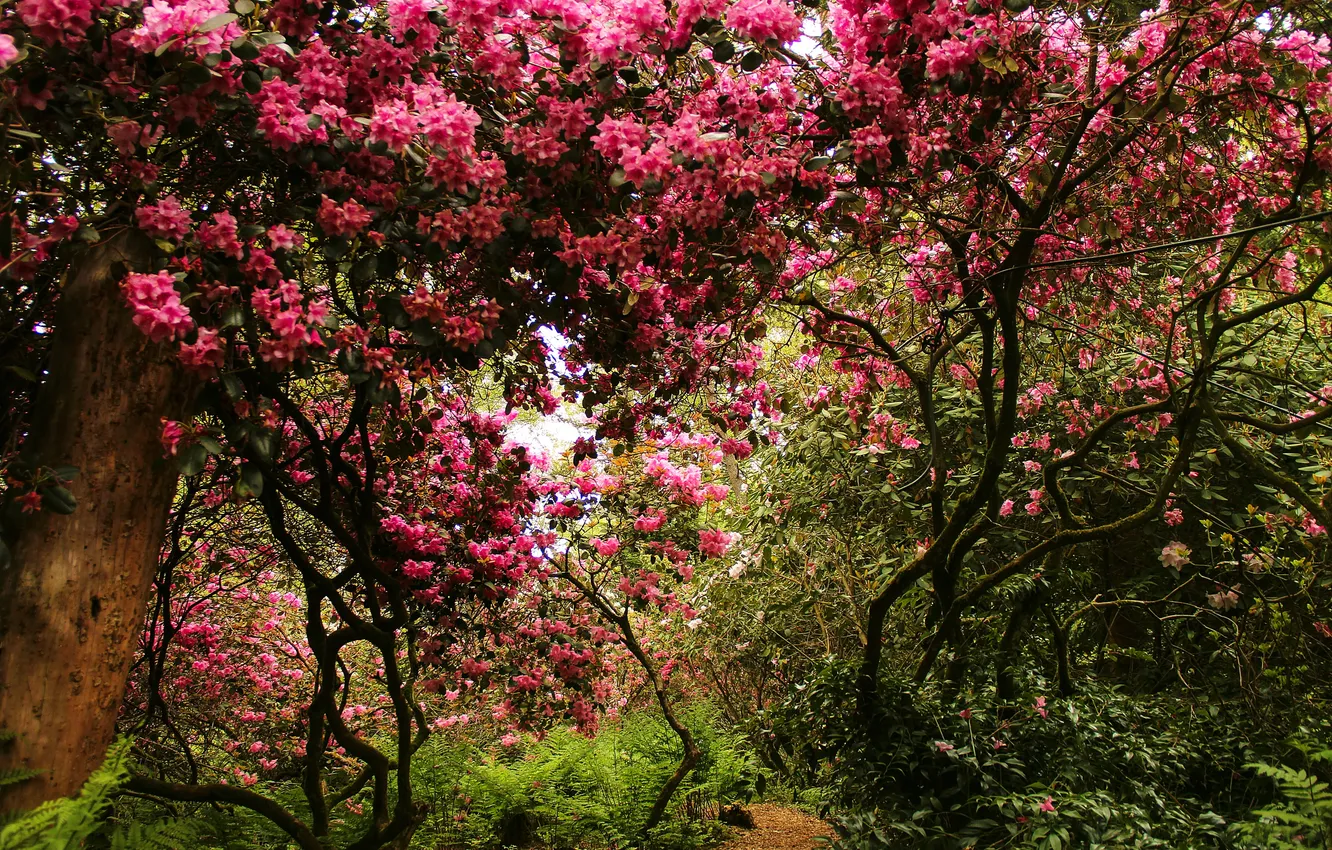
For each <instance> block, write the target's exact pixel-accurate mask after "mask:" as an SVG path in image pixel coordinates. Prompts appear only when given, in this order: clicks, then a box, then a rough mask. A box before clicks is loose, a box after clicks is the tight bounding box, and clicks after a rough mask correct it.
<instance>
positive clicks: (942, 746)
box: [934, 741, 957, 753]
mask: <svg viewBox="0 0 1332 850" xmlns="http://www.w3.org/2000/svg"><path fill="white" fill-rule="evenodd" d="M934 746H935V747H937V748H938V749H939V752H941V753H946V752H948V751H949V750H954V749H957V748H956V747H954V746H953V745H952V744H950V743H948V742H947V741H935V742H934Z"/></svg>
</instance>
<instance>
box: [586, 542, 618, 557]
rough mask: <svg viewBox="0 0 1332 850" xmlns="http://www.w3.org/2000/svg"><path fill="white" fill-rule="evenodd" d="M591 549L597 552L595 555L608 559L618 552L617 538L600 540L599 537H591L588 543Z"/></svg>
mask: <svg viewBox="0 0 1332 850" xmlns="http://www.w3.org/2000/svg"><path fill="white" fill-rule="evenodd" d="M590 542H591V544H592V548H593V549H596V550H597V554H598V555H600V556H601V557H603V558H609V557H611V556H612V555H614V554H615V553H616V552H618V551H620V541H619V538H616V537H609V538H607V539H605V540H602V539H601V538H600V537H593V538H592V540H591V541H590Z"/></svg>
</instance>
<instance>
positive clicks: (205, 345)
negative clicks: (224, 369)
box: [179, 328, 226, 371]
mask: <svg viewBox="0 0 1332 850" xmlns="http://www.w3.org/2000/svg"><path fill="white" fill-rule="evenodd" d="M179 354H180V362H181V363H182V364H184V365H185V366H188V367H190V368H192V369H198V370H202V371H207V370H210V369H216V368H217V367H219V366H221V365H222V362H223V360H225V359H226V349H225V347H224V346H223V344H222V340H221V337H220V336H219V335H218V332H217V331H215V330H213V329H212V328H199V333H198V336H197V337H196V338H195V341H194V342H193V343H191V344H186V343H183V342H182V343H181V344H180V351H179Z"/></svg>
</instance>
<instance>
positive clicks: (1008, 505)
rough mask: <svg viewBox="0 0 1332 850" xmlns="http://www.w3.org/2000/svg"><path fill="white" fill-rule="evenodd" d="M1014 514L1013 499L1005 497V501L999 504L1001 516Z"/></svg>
mask: <svg viewBox="0 0 1332 850" xmlns="http://www.w3.org/2000/svg"><path fill="white" fill-rule="evenodd" d="M1012 515H1013V500H1012V499H1004V503H1003V504H1002V505H1000V506H999V516H1012Z"/></svg>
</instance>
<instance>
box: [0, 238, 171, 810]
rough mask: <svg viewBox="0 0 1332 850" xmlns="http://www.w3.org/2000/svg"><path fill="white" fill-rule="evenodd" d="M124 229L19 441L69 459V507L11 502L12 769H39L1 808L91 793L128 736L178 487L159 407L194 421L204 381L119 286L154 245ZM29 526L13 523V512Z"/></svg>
mask: <svg viewBox="0 0 1332 850" xmlns="http://www.w3.org/2000/svg"><path fill="white" fill-rule="evenodd" d="M154 250H155V249H154V246H153V244H152V243H151V242H150V241H149V240H148V238H147V237H146V236H144V235H143V234H141V233H137V232H134V231H124V232H122V233H120V234H118V235H116V236H115V237H113V238H111V239H110V240H108V241H107V242H105V243H102V244H100V245H97V246H95V247H93V248H90V249H89V250H88V251H87V252H86V253H85V254H84V255H82V256H81V257H80V258H79V259H77V260H76V261H75V262H74V263H73V264H72V265H71V268H70V270H69V276H68V279H67V283H66V284H65V288H64V291H63V292H62V293H61V295H60V304H59V307H58V308H57V313H56V324H55V330H54V333H55V336H54V337H53V340H52V351H51V359H50V367H49V372H48V374H47V376H46V382H45V384H44V385H43V386H42V387H41V389H40V390H39V393H38V399H37V404H36V407H35V410H34V413H33V420H32V422H31V423H30V426H29V430H28V437H27V440H26V441H25V444H24V446H23V449H22V456H23V458H24V460H25V461H26V462H27V463H28V464H29V465H31V466H33V467H36V466H46V467H55V466H60V465H71V466H74V467H77V468H78V470H79V472H78V476H77V477H76V479H75V480H74V481H73V482H72V483H71V484H69V485H67V486H68V488H69V489H70V490H71V491H72V492H73V493H74V494H75V496H76V497H77V500H78V506H77V508H76V509H75V510H74V512H73V513H72V514H69V515H60V514H57V513H53V512H51V511H48V510H39V511H36V512H34V513H31V514H26V515H25V514H21V513H20V512H19V511H17V510H16V509H14V508H11V510H10V512H9V514H8V515H7V518H6V528H5V533H6V538H7V541H8V542H9V544H10V548H11V550H12V552H13V561H12V562H11V564H10V566H9V567H8V569H5V570H3V571H0V728H3V729H4V730H6V731H7V732H9V733H13V734H14V735H15V738H14V739H13V740H12V741H10V742H9V743H7V744H4V745H0V770H5V769H15V768H27V769H31V770H40V771H42V773H41V774H40V775H38V776H37V777H35V778H32V779H29V780H27V781H25V782H23V783H20V784H18V785H14V786H11V787H9V788H7V789H5V790H3V791H0V811H15V810H22V809H28V808H32V807H34V806H36V805H37V804H39V803H41V802H43V801H45V800H49V799H53V798H56V797H61V796H68V795H70V794H73V793H75V792H76V791H78V789H79V787H80V786H81V785H82V784H83V782H84V781H85V780H86V779H87V778H88V775H89V774H90V773H91V772H92V770H93V769H94V768H96V767H97V766H98V765H99V764H100V763H101V761H102V758H103V756H104V754H105V752H106V749H107V747H108V746H109V745H110V743H111V741H112V739H113V737H114V735H115V724H116V716H117V713H118V711H119V708H120V702H121V700H122V699H123V697H124V693H125V686H126V682H127V678H128V674H129V666H130V661H131V657H132V654H133V650H134V645H135V641H136V638H137V637H138V635H139V633H140V629H141V628H142V626H143V617H144V605H145V602H146V599H147V594H148V588H149V584H150V582H151V580H152V577H153V574H154V572H155V570H156V567H157V559H158V549H159V547H160V546H161V541H162V535H163V532H164V529H165V523H166V518H167V513H168V511H169V509H170V506H171V498H172V494H173V492H174V488H175V484H176V470H175V468H174V465H172V464H171V463H169V462H168V461H165V460H164V459H163V457H162V445H161V442H160V435H161V430H162V423H161V420H162V419H163V418H164V417H165V418H171V419H177V418H181V417H182V416H183V415H184V413H185V411H186V409H187V406H188V404H189V402H190V396H191V395H192V387H193V386H194V383H195V382H194V381H192V380H191V379H190V378H189V377H188V376H186V375H185V374H184V373H183V372H182V370H181V369H180V368H179V367H178V365H177V364H176V362H175V358H174V357H173V355H172V352H171V350H170V347H169V346H167V345H163V344H157V343H152V342H150V341H149V340H148V338H147V337H146V336H144V334H143V333H142V332H140V331H139V330H138V329H137V328H136V327H134V324H133V322H132V321H131V317H130V312H129V310H128V309H127V307H126V305H125V304H124V301H123V299H122V298H121V294H120V290H119V283H120V281H121V279H122V278H123V276H124V273H125V271H126V269H127V267H128V268H133V267H142V265H143V264H144V263H145V262H147V261H148V260H149V259H151V258H152V256H153V252H154ZM16 518H18V519H19V520H20V526H19V527H14V520H15V519H16Z"/></svg>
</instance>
